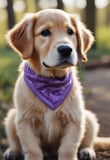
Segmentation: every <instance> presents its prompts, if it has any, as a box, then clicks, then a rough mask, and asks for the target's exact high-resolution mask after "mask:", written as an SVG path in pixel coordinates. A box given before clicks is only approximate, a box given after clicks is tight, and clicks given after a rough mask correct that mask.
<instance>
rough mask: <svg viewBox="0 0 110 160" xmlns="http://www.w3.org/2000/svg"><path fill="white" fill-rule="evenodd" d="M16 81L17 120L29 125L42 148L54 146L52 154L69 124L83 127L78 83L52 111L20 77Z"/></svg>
mask: <svg viewBox="0 0 110 160" xmlns="http://www.w3.org/2000/svg"><path fill="white" fill-rule="evenodd" d="M18 81H21V83H18V82H17V83H18V85H17V88H16V89H15V97H14V100H15V106H16V107H17V106H18V107H17V112H18V113H19V114H18V116H19V115H20V117H19V119H21V120H22V121H28V123H30V127H31V129H32V130H33V133H34V134H35V135H36V137H39V138H40V142H39V143H40V145H41V146H42V144H46V146H44V145H43V146H42V148H48V147H47V145H49V146H51V149H52V146H54V147H53V148H54V151H53V150H52V152H55V150H57V147H58V146H59V143H60V139H61V137H62V136H63V135H64V134H65V131H67V128H68V126H69V125H70V124H75V125H77V126H78V127H83V126H84V111H83V109H84V102H83V97H82V92H81V87H80V84H79V82H76V83H78V85H76V86H78V87H76V86H74V87H73V88H72V90H71V92H70V93H69V95H68V96H67V98H66V99H65V101H64V102H63V103H62V105H61V106H60V107H59V108H58V109H56V110H55V111H52V110H50V109H49V108H47V107H45V105H44V104H43V103H42V102H40V100H39V99H38V98H36V97H35V96H34V95H33V94H32V92H31V91H30V90H29V88H28V87H27V86H26V84H25V82H24V80H23V78H22V76H21V78H20V79H19V80H18ZM22 85H23V86H25V87H24V91H25V92H23V90H21V88H23V87H22ZM16 90H17V92H16ZM18 90H19V92H18ZM27 92H28V97H27ZM18 93H19V94H18ZM24 100H25V103H24ZM21 102H22V103H23V104H22V103H21ZM16 103H17V104H16ZM20 107H21V108H20ZM40 107H42V108H40ZM73 134H74V133H73ZM55 146H56V147H55ZM49 150H50V149H49Z"/></svg>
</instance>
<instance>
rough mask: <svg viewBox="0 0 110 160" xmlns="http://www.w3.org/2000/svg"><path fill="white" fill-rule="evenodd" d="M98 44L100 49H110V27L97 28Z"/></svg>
mask: <svg viewBox="0 0 110 160" xmlns="http://www.w3.org/2000/svg"><path fill="white" fill-rule="evenodd" d="M96 42H97V44H98V47H99V48H110V26H108V27H106V26H100V27H98V28H97V30H96Z"/></svg>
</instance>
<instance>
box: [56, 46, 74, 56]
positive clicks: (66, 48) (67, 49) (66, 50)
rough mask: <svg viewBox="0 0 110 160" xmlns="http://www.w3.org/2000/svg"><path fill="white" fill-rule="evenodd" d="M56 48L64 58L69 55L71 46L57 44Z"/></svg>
mask: <svg viewBox="0 0 110 160" xmlns="http://www.w3.org/2000/svg"><path fill="white" fill-rule="evenodd" d="M57 50H58V52H59V54H60V55H61V56H62V57H65V58H67V57H69V56H70V55H71V52H72V48H71V47H69V46H66V45H62V46H59V47H58V48H57Z"/></svg>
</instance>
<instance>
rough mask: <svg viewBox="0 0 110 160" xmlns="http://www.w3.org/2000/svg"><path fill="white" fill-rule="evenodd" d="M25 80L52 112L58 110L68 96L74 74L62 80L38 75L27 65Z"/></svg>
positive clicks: (25, 67)
mask: <svg viewBox="0 0 110 160" xmlns="http://www.w3.org/2000/svg"><path fill="white" fill-rule="evenodd" d="M24 80H25V82H26V84H27V86H28V87H29V89H30V90H31V91H32V92H33V93H34V95H35V96H37V97H38V98H39V99H40V100H41V102H43V103H44V104H45V105H46V106H47V107H48V108H50V109H51V110H55V109H57V108H58V107H59V106H60V105H61V104H62V103H63V102H64V100H65V98H66V97H67V96H68V94H69V92H70V91H71V89H72V86H73V75H72V72H70V73H68V74H67V75H66V76H65V77H62V78H58V77H56V78H52V77H44V76H41V75H37V74H36V73H35V72H34V71H33V70H32V69H31V68H30V67H29V65H28V64H27V63H26V64H25V66H24Z"/></svg>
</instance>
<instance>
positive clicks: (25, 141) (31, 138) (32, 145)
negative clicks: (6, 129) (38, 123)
mask: <svg viewBox="0 0 110 160" xmlns="http://www.w3.org/2000/svg"><path fill="white" fill-rule="evenodd" d="M16 126H17V134H18V137H19V139H20V142H21V147H22V149H23V152H24V156H25V160H43V153H42V151H41V148H40V138H38V137H37V136H36V135H35V134H34V133H33V125H32V123H31V120H29V119H28V120H17V121H16Z"/></svg>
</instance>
